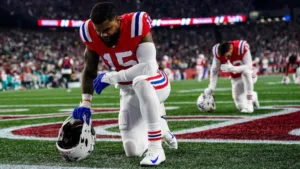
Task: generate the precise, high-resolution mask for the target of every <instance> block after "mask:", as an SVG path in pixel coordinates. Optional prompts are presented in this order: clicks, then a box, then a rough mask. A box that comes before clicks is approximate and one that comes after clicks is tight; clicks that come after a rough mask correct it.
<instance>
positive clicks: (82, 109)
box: [72, 102, 92, 124]
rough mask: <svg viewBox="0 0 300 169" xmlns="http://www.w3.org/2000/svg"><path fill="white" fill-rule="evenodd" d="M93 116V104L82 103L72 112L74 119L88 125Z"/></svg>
mask: <svg viewBox="0 0 300 169" xmlns="http://www.w3.org/2000/svg"><path fill="white" fill-rule="evenodd" d="M91 114H92V113H91V104H90V103H86V102H83V103H81V104H80V106H79V107H76V108H75V109H74V110H73V112H72V116H73V117H74V119H79V120H81V121H82V122H83V121H84V120H85V121H86V123H87V124H90V119H91ZM84 116H85V119H84Z"/></svg>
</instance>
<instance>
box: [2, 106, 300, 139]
mask: <svg viewBox="0 0 300 169" xmlns="http://www.w3.org/2000/svg"><path fill="white" fill-rule="evenodd" d="M296 111H299V109H297V108H286V109H285V110H282V111H278V112H274V113H270V114H263V115H257V116H250V117H246V118H242V119H231V120H227V121H225V122H221V123H217V124H211V125H206V126H202V127H196V128H192V129H185V130H179V131H176V132H173V133H174V134H175V135H176V134H187V133H194V132H200V131H206V130H211V129H215V128H219V127H226V126H231V125H235V124H240V123H245V122H249V121H253V120H258V119H263V118H267V117H274V116H279V115H284V114H290V113H294V112H296ZM172 117H176V116H172ZM112 119H113V118H109V119H97V120H112ZM114 120H116V119H114ZM174 121H176V120H174ZM58 123H59V122H56V123H44V124H36V125H25V126H18V127H10V128H6V129H1V130H0V137H2V138H10V139H29V140H56V138H38V137H29V136H17V135H14V134H12V133H11V131H13V130H17V129H21V128H26V127H34V126H41V125H48V124H58ZM115 126H117V124H108V125H104V126H99V127H96V128H97V130H96V131H97V133H98V134H99V132H101V134H109V135H119V133H116V132H110V131H107V130H106V129H107V128H110V127H115ZM99 140H101V141H120V139H98V141H99ZM179 141H181V142H209V143H258V144H300V142H299V141H276V140H233V139H179Z"/></svg>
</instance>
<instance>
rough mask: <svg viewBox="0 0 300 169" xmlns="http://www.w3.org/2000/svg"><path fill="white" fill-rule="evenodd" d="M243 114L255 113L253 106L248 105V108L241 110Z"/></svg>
mask: <svg viewBox="0 0 300 169" xmlns="http://www.w3.org/2000/svg"><path fill="white" fill-rule="evenodd" d="M241 113H253V104H248V106H247V107H246V108H243V109H242V110H241Z"/></svg>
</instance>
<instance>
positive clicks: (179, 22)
mask: <svg viewBox="0 0 300 169" xmlns="http://www.w3.org/2000/svg"><path fill="white" fill-rule="evenodd" d="M246 19H247V18H246V15H224V16H214V17H205V18H168V19H153V20H152V23H151V25H152V26H153V27H163V26H189V25H203V24H215V25H220V24H224V25H226V24H227V23H238V22H246ZM83 23H84V20H68V19H57V20H49V19H39V20H38V26H43V27H44V26H50V27H80V26H81V25H82V24H83Z"/></svg>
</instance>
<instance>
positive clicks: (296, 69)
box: [282, 52, 300, 84]
mask: <svg viewBox="0 0 300 169" xmlns="http://www.w3.org/2000/svg"><path fill="white" fill-rule="evenodd" d="M286 62H287V64H286V72H285V75H284V77H283V79H282V83H283V84H289V83H290V78H289V71H290V69H292V70H291V71H292V76H293V80H294V83H295V84H300V57H299V56H298V55H297V53H296V52H294V53H293V54H292V55H290V56H289V57H287V58H286Z"/></svg>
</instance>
